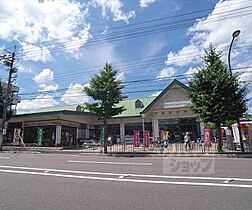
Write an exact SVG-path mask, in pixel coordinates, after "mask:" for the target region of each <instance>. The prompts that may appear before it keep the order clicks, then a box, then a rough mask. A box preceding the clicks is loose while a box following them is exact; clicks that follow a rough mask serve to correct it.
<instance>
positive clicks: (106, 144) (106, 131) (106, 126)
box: [104, 118, 108, 154]
mask: <svg viewBox="0 0 252 210" xmlns="http://www.w3.org/2000/svg"><path fill="white" fill-rule="evenodd" d="M107 152H108V124H107V118H105V119H104V153H105V154H107Z"/></svg>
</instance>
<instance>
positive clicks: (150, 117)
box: [6, 80, 203, 146]
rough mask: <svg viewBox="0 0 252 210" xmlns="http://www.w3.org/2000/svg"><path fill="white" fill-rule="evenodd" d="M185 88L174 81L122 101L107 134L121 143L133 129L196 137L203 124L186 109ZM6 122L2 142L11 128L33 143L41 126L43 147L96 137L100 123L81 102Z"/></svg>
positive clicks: (172, 136) (173, 137)
mask: <svg viewBox="0 0 252 210" xmlns="http://www.w3.org/2000/svg"><path fill="white" fill-rule="evenodd" d="M187 90H188V87H187V86H186V85H184V84H183V83H181V82H180V81H178V80H174V81H173V82H171V83H170V84H169V85H168V87H167V88H166V89H165V90H163V91H162V92H161V93H160V94H159V95H158V96H157V97H146V98H138V99H126V100H124V101H122V102H121V103H120V104H119V106H124V107H125V109H126V110H125V111H124V112H122V113H121V114H120V115H117V116H114V117H113V118H111V119H109V120H108V124H109V125H108V134H109V136H113V137H115V138H119V139H120V141H121V142H124V141H126V140H127V139H130V138H133V133H134V130H140V131H143V130H149V131H150V134H151V136H152V137H153V138H154V139H157V138H158V137H159V136H160V132H161V131H168V132H169V140H170V141H172V142H182V139H183V138H182V137H183V133H185V132H190V133H191V134H192V138H195V139H196V138H198V137H200V136H201V134H202V129H203V126H200V125H201V124H200V123H199V122H198V121H197V117H196V116H195V115H194V114H193V113H192V111H191V110H190V109H189V108H188V105H189V104H190V100H189V99H188V96H187ZM9 123H10V126H9V129H8V135H9V138H8V142H6V143H10V142H11V139H12V134H13V130H14V128H19V129H21V133H22V136H23V139H24V142H25V143H35V142H37V141H38V139H37V136H38V135H37V132H38V129H39V128H42V129H43V145H47V146H70V145H75V144H76V143H77V139H78V138H86V139H96V140H98V139H99V135H100V126H101V125H102V121H99V120H98V118H97V117H96V116H95V115H94V114H92V113H89V112H86V111H85V110H84V108H83V106H82V105H76V106H75V105H73V106H65V107H50V108H46V109H40V110H38V111H37V112H36V113H32V114H23V115H16V116H14V117H13V118H12V119H11V120H10V121H9ZM142 133H143V132H141V135H142Z"/></svg>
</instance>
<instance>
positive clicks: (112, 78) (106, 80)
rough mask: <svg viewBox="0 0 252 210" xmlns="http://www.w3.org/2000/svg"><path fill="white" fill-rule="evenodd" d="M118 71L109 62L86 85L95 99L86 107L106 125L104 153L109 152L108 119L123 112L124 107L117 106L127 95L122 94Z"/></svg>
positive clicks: (87, 91) (85, 89) (89, 94)
mask: <svg viewBox="0 0 252 210" xmlns="http://www.w3.org/2000/svg"><path fill="white" fill-rule="evenodd" d="M116 74H117V71H116V70H114V69H113V68H112V66H111V65H110V64H108V63H106V64H105V66H104V68H103V70H102V71H101V72H100V74H99V75H95V76H94V77H92V78H91V81H90V86H88V87H84V91H85V92H86V94H87V95H88V96H90V97H92V98H93V99H94V101H95V102H94V103H86V104H85V105H86V108H87V109H88V110H89V111H90V112H92V113H95V114H96V115H97V116H98V118H99V119H102V120H103V125H104V153H107V142H108V132H107V119H108V118H111V117H113V116H115V115H118V114H120V113H122V112H123V111H124V110H125V109H124V107H119V106H117V105H118V103H119V102H120V101H122V100H123V99H124V98H126V96H123V95H122V89H123V88H124V86H123V85H122V81H120V80H117V79H116Z"/></svg>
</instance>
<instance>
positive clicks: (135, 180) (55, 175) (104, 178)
mask: <svg viewBox="0 0 252 210" xmlns="http://www.w3.org/2000/svg"><path fill="white" fill-rule="evenodd" d="M0 172H3V173H14V174H29V175H40V176H54V177H64V178H75V179H89V180H102V181H118V182H133V183H149V184H170V185H189V186H212V187H235V188H252V185H242V184H218V183H197V182H170V181H169V182H168V181H156V180H139V179H118V178H106V177H90V176H76V175H66V174H48V173H41V172H29V171H14V170H0Z"/></svg>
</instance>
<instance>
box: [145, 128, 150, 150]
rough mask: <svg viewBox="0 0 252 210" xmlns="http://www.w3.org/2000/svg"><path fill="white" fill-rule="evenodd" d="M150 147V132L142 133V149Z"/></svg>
mask: <svg viewBox="0 0 252 210" xmlns="http://www.w3.org/2000/svg"><path fill="white" fill-rule="evenodd" d="M149 146H150V131H144V147H147V148H148V147H149Z"/></svg>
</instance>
